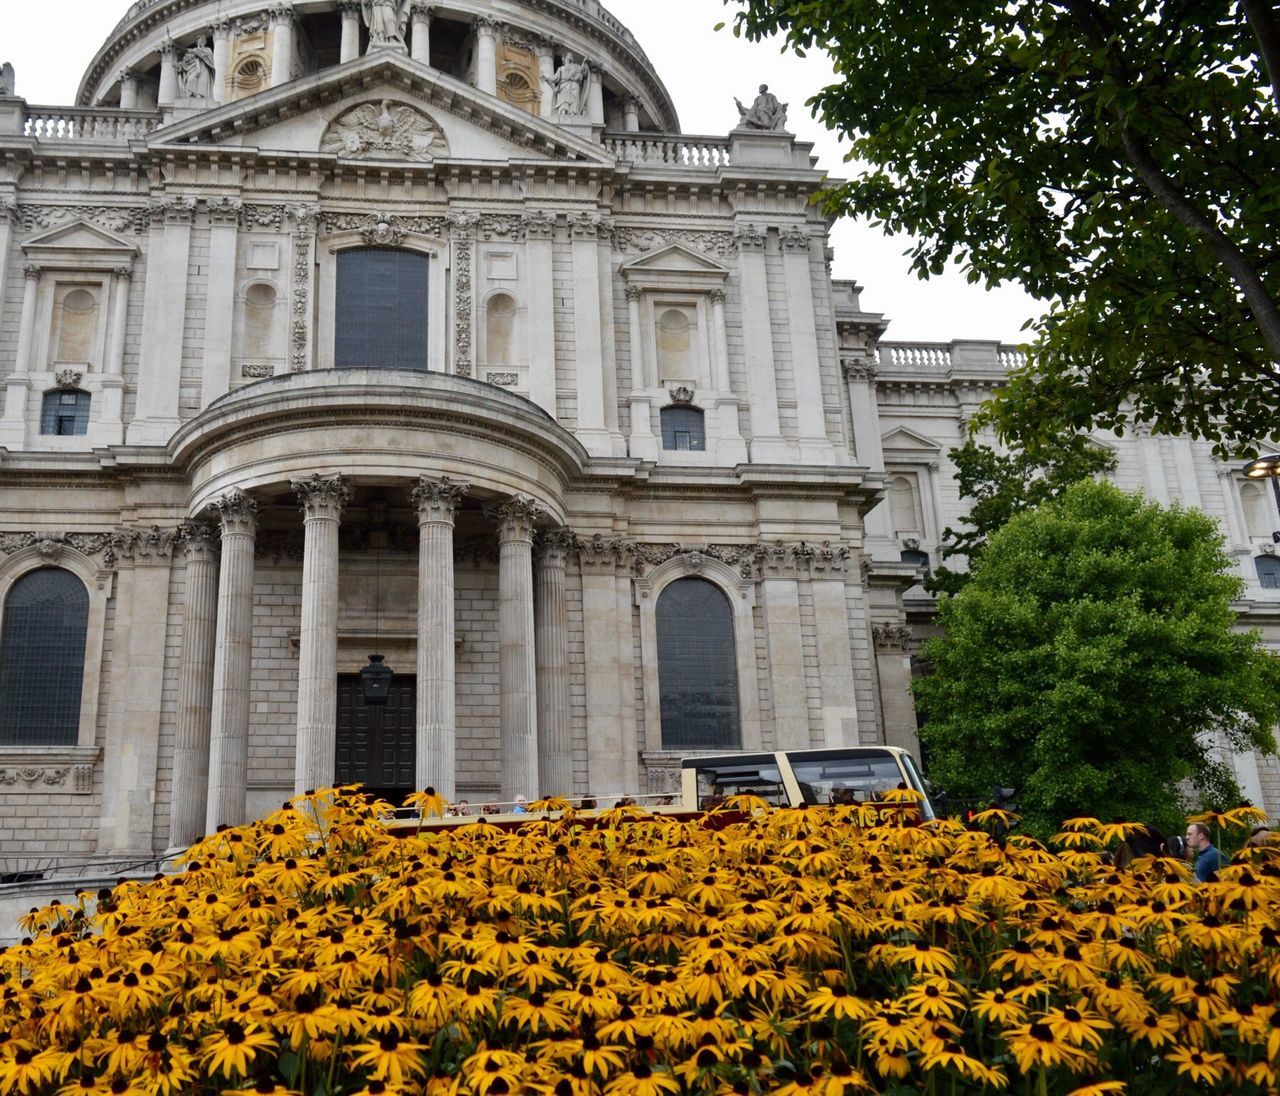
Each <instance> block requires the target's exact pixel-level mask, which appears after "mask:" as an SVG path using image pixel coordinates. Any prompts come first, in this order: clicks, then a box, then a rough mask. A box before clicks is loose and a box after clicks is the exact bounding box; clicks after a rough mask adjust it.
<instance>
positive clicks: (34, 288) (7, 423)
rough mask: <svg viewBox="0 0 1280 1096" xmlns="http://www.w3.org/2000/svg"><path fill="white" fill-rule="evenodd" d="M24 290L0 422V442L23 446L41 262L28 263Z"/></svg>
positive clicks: (41, 272)
mask: <svg viewBox="0 0 1280 1096" xmlns="http://www.w3.org/2000/svg"><path fill="white" fill-rule="evenodd" d="M23 274H24V275H25V282H24V289H23V293H22V319H21V320H20V321H19V324H18V352H17V356H16V357H15V359H14V363H13V372H12V373H10V374H9V376H8V377H6V378H5V388H4V420H3V421H2V422H0V445H6V446H8V447H9V448H11V449H21V448H22V446H23V444H24V443H25V442H26V436H27V396H28V393H30V391H31V380H30V372H31V348H32V346H33V344H34V343H35V334H36V302H37V300H38V299H39V295H40V278H41V276H42V274H43V271H42V270H41V269H40V267H38V266H34V265H30V264H29V265H27V266H26V267H24V268H23Z"/></svg>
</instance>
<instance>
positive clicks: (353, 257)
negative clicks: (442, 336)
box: [333, 247, 431, 369]
mask: <svg viewBox="0 0 1280 1096" xmlns="http://www.w3.org/2000/svg"><path fill="white" fill-rule="evenodd" d="M430 264H431V260H430V259H428V258H427V256H426V255H422V254H420V253H419V252H416V251H402V250H400V249H398V248H392V247H365V248H358V249H356V250H354V251H343V252H340V253H339V255H338V293H337V309H336V319H337V341H336V345H335V346H334V355H333V359H334V364H335V365H337V366H339V367H341V366H360V367H364V368H368V369H426V368H427V347H428V344H427V275H428V273H429V270H430Z"/></svg>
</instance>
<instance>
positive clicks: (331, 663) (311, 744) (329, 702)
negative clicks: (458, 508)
mask: <svg viewBox="0 0 1280 1096" xmlns="http://www.w3.org/2000/svg"><path fill="white" fill-rule="evenodd" d="M290 486H292V487H293V490H294V491H295V493H296V494H297V496H298V501H299V502H300V503H301V504H302V512H303V514H304V515H305V517H304V520H303V530H304V546H303V555H302V623H301V626H300V629H299V636H298V750H297V754H296V755H295V757H294V768H293V790H294V792H295V793H298V794H300V793H302V792H307V791H314V790H315V789H317V788H327V787H329V786H331V785H332V784H333V778H334V757H335V754H336V750H337V741H338V523H339V522H340V521H341V520H342V511H343V510H344V509H345V508H346V505H347V500H348V499H350V497H351V491H350V489H349V488H348V486H347V481H346V478H345V477H343V476H321V475H319V474H318V473H317V474H315V475H313V476H312V477H311V478H310V479H306V480H294V482H293V483H292V484H291V485H290Z"/></svg>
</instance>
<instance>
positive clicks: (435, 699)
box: [413, 476, 469, 800]
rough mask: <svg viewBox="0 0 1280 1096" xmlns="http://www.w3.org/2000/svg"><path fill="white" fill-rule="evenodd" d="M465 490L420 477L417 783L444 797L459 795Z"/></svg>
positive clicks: (417, 503)
mask: <svg viewBox="0 0 1280 1096" xmlns="http://www.w3.org/2000/svg"><path fill="white" fill-rule="evenodd" d="M468 490H469V488H468V485H467V484H464V483H451V482H450V481H449V479H448V477H447V476H446V477H444V478H443V479H439V480H433V479H430V478H428V477H427V476H422V477H420V478H419V480H418V483H417V486H415V487H414V489H413V504H414V506H416V507H417V509H418V717H417V754H416V758H417V762H416V770H415V772H416V777H415V779H416V782H417V786H418V788H419V789H422V788H435V790H436V791H437V792H438V793H439V794H440V795H442V796H444V797H445V798H446V799H450V800H451V799H453V798H454V796H455V794H456V793H457V712H456V697H455V658H456V651H455V636H456V630H455V619H454V587H453V526H454V515H455V514H456V513H457V509H458V506H459V505H460V503H461V502H462V497H463V495H465V494H466V493H467V491H468Z"/></svg>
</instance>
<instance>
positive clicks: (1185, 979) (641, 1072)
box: [0, 791, 1280, 1096]
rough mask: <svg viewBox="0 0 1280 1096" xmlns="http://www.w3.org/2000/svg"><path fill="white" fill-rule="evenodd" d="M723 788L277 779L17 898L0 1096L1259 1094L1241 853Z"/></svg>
mask: <svg viewBox="0 0 1280 1096" xmlns="http://www.w3.org/2000/svg"><path fill="white" fill-rule="evenodd" d="M421 798H422V801H423V803H424V806H426V807H427V808H428V809H434V810H438V809H439V807H440V804H439V803H438V801H436V800H434V798H432V797H428V796H423V797H421ZM730 806H732V807H735V808H737V809H738V810H739V811H746V812H747V814H746V815H745V816H743V815H741V814H737V813H732V812H729V813H722V814H719V815H717V817H716V818H715V819H714V822H715V824H708V823H705V822H704V823H700V822H681V821H674V820H670V819H661V818H653V817H650V816H646V815H644V814H643V813H642V812H640V811H639V810H636V809H634V808H626V809H621V810H617V811H614V812H609V813H607V814H606V816H605V817H604V819H603V823H602V825H600V826H599V827H595V828H593V827H591V826H586V825H584V824H583V822H582V820H581V819H579V818H575V816H574V815H573V813H572V812H565V813H563V814H560V815H559V816H558V817H555V818H552V819H533V820H531V821H529V822H528V823H527V824H525V825H524V826H523V827H522V828H521V829H520V830H519V831H518V832H508V831H505V830H500V829H498V828H496V827H494V826H491V825H485V824H475V825H470V826H466V827H462V828H458V829H455V830H446V831H440V832H434V833H430V834H427V833H418V834H413V835H409V836H400V837H397V836H392V835H391V834H389V833H388V832H387V830H386V829H385V828H384V826H383V825H382V824H381V823H380V822H379V821H378V816H377V814H376V812H375V811H373V810H372V809H370V808H368V807H366V806H364V804H363V803H362V802H361V801H360V800H358V799H356V798H355V797H353V796H352V795H351V793H350V792H349V791H348V792H342V791H339V792H337V793H329V794H325V795H321V796H319V797H309V798H305V799H301V800H299V801H298V802H296V803H295V804H294V805H293V806H292V807H291V808H288V809H285V810H282V811H280V812H279V813H277V814H275V815H273V816H272V817H270V818H267V819H265V820H264V821H262V822H259V823H256V824H254V825H251V826H245V827H242V828H239V829H234V830H227V831H224V832H222V833H219V834H216V835H214V836H211V837H209V838H207V839H205V840H204V841H203V842H202V843H201V844H199V845H197V846H196V847H195V848H193V849H192V850H191V852H190V853H189V857H190V863H189V864H188V865H187V867H186V870H185V871H183V872H181V873H178V874H174V875H171V876H164V877H160V878H157V879H156V880H155V881H154V882H150V883H145V884H139V883H132V882H130V883H124V884H121V885H120V886H118V887H117V888H116V889H115V890H114V891H113V892H110V893H105V892H104V893H103V894H102V895H100V896H96V897H95V896H86V897H85V898H84V899H83V900H82V902H81V904H80V905H78V906H65V905H63V906H53V907H50V908H47V909H43V910H35V911H32V913H31V915H30V916H29V917H28V918H27V921H26V926H25V927H26V930H27V931H29V932H30V933H31V934H32V937H33V939H32V940H31V941H30V942H28V943H24V944H23V945H22V946H20V947H15V948H10V949H9V950H8V951H5V952H3V953H2V954H0V998H2V1001H3V1015H2V1017H0V1096H12V1094H19V1096H35V1094H39V1096H50V1094H57V1096H72V1094H95V1096H105V1094H110V1093H115V1094H122V1096H135V1094H136V1096H141V1094H152V1093H158V1094H161V1096H168V1094H171V1093H172V1094H179V1093H181V1094H188V1093H192V1094H204V1093H235V1094H276V1096H285V1094H298V1096H339V1094H341V1096H357V1094H359V1096H374V1094H406V1093H414V1094H421V1093H475V1094H481V1096H490V1094H492V1096H503V1094H506V1093H516V1092H530V1093H548V1094H555V1096H562V1094H563V1096H572V1094H578V1093H581V1094H587V1093H611V1094H612V1093H617V1094H619V1096H630V1094H635V1096H661V1094H664V1093H706V1094H713V1093H715V1094H719V1093H755V1092H778V1093H784V1094H801V1093H824V1094H832V1096H835V1094H841V1093H854V1092H864V1091H865V1092H871V1091H875V1092H887V1093H893V1092H901V1093H907V1092H926V1093H939V1094H953V1093H975V1092H983V1091H993V1092H994V1091H1004V1090H1008V1091H1011V1092H1015V1093H1035V1094H1045V1093H1049V1092H1054V1093H1076V1094H1077V1096H1086V1094H1094V1093H1097V1094H1102V1093H1112V1092H1134V1093H1172V1092H1185V1091H1190V1090H1196V1091H1217V1090H1221V1091H1226V1090H1228V1089H1230V1090H1232V1091H1233V1092H1236V1093H1253V1092H1275V1091H1277V1082H1276V1068H1277V1063H1278V1062H1280V1004H1278V1003H1277V995H1278V990H1280V920H1278V917H1280V860H1273V859H1271V856H1272V853H1271V850H1268V849H1263V850H1257V851H1254V852H1251V853H1250V854H1249V855H1250V856H1251V857H1253V859H1252V860H1247V861H1245V862H1241V863H1237V864H1236V865H1235V866H1232V867H1230V868H1227V869H1225V870H1224V871H1223V873H1222V881H1221V882H1219V883H1216V884H1211V885H1208V886H1199V885H1197V884H1196V883H1195V882H1194V881H1193V880H1191V879H1190V877H1189V875H1188V873H1187V871H1186V869H1185V866H1184V865H1182V864H1180V863H1176V862H1173V861H1167V860H1156V861H1151V860H1147V861H1140V862H1139V863H1138V864H1137V865H1136V870H1134V871H1131V872H1121V871H1116V870H1114V869H1112V868H1111V867H1110V866H1108V865H1107V864H1106V863H1105V862H1104V859H1103V858H1102V856H1101V855H1100V851H1101V850H1102V849H1103V848H1104V846H1105V845H1106V843H1107V842H1109V841H1112V840H1115V839H1116V838H1119V837H1123V835H1124V834H1123V830H1122V829H1121V830H1119V831H1118V830H1117V829H1116V827H1115V826H1114V825H1109V826H1104V825H1102V824H1100V823H1096V822H1093V821H1091V820H1076V821H1075V822H1073V823H1071V824H1069V826H1068V827H1067V828H1066V829H1065V831H1064V833H1063V834H1061V835H1059V845H1058V848H1059V851H1057V852H1054V851H1051V850H1048V849H1046V848H1045V847H1043V846H1041V845H1040V844H1038V843H1037V842H1035V841H1033V840H1031V839H1030V838H1026V837H1020V836H1017V835H1016V834H1015V835H1014V836H1011V837H1009V838H1008V839H1007V840H1004V841H999V840H996V839H994V838H993V837H992V836H990V835H989V834H988V833H987V832H984V831H967V830H965V829H963V828H961V827H960V826H959V825H957V824H954V823H941V824H938V825H934V826H928V827H924V826H916V825H912V824H910V822H909V818H908V817H907V816H908V814H909V813H910V812H909V811H903V810H898V811H896V812H894V813H893V814H891V815H889V816H887V817H886V818H883V819H876V818H874V817H871V816H870V814H871V812H869V811H868V809H867V808H866V807H865V806H862V807H859V806H853V807H841V808H830V809H828V808H818V809H809V810H766V809H764V808H763V805H762V804H756V803H753V802H750V801H737V802H736V803H734V804H731V805H730ZM988 820H989V819H988ZM1216 821H1218V822H1219V823H1221V824H1226V825H1232V824H1242V825H1247V824H1248V821H1249V815H1248V812H1243V813H1241V812H1237V813H1236V814H1234V815H1228V816H1225V817H1224V818H1219V819H1217V820H1216ZM721 822H727V823H728V824H723V825H721V824H720V823H721Z"/></svg>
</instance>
